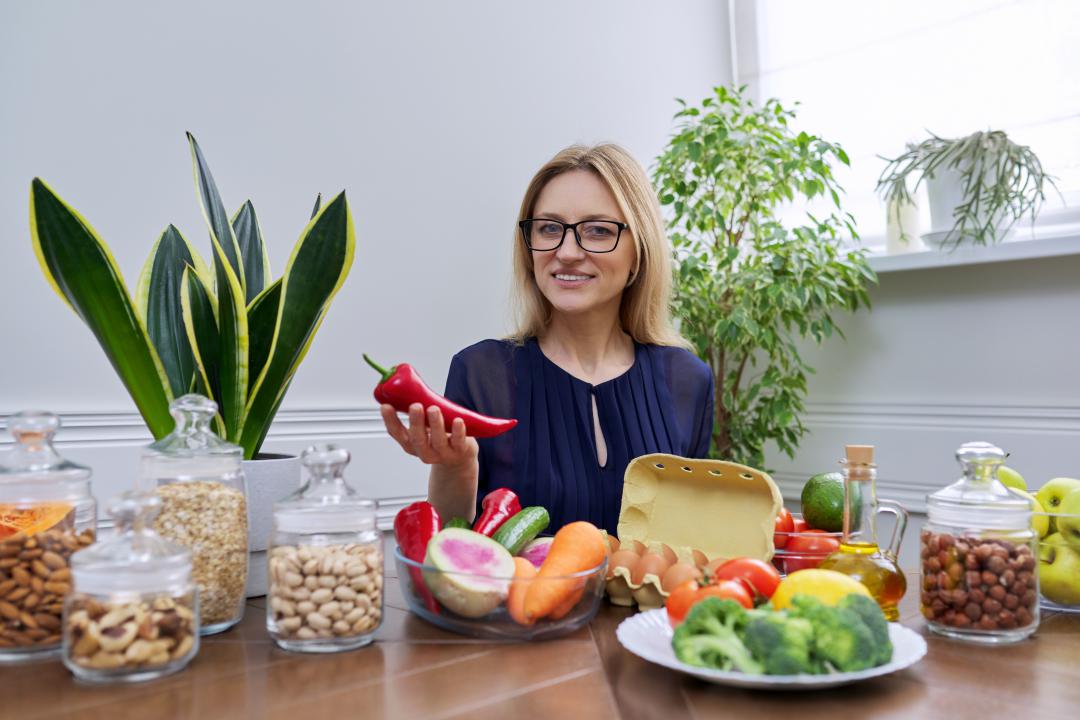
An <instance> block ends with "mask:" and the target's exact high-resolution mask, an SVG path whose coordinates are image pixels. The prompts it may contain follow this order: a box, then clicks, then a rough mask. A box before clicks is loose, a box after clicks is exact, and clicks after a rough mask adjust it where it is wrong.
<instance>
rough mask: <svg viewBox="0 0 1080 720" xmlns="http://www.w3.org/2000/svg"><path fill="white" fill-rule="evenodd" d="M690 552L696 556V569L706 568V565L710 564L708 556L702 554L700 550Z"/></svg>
mask: <svg viewBox="0 0 1080 720" xmlns="http://www.w3.org/2000/svg"><path fill="white" fill-rule="evenodd" d="M690 552H691V553H692V554H693V556H694V566H695V567H697V568H699V569H700V568H704V567H705V566H706V565H708V564H709V558H708V556H707V555H705V553H703V552H701V551H700V550H691V551H690Z"/></svg>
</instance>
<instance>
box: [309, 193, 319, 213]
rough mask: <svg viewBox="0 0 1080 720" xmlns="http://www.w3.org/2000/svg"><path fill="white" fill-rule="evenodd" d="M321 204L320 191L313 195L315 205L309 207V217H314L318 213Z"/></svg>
mask: <svg viewBox="0 0 1080 720" xmlns="http://www.w3.org/2000/svg"><path fill="white" fill-rule="evenodd" d="M320 205H322V193H319V194H318V195H316V196H315V207H313V208H311V218H310V219H312V220H314V219H315V216H316V215H318V214H319V206H320Z"/></svg>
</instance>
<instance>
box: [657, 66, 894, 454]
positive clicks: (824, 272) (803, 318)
mask: <svg viewBox="0 0 1080 720" xmlns="http://www.w3.org/2000/svg"><path fill="white" fill-rule="evenodd" d="M744 91H745V88H740V89H739V90H729V89H728V88H724V87H718V88H716V89H715V90H714V94H713V95H712V96H711V97H707V98H705V100H703V101H702V103H701V105H700V106H699V107H694V106H689V105H687V104H686V102H685V101H683V100H679V101H678V102H679V103H680V105H681V106H682V109H681V110H679V112H677V113H676V114H675V119H676V120H677V121H678V122H679V123H680V124H679V126H678V129H677V131H676V132H675V134H674V135H673V136H672V138H671V140H670V141H669V143H668V145H667V148H666V149H665V150H664V152H663V153H662V154H661V155H660V157H659V158H658V159H657V163H656V167H655V170H654V182H655V185H656V187H657V189H658V192H659V194H660V202H661V204H662V205H664V206H667V207H669V208H670V209H671V220H670V224H669V233H670V236H671V240H672V243H673V245H674V248H675V257H676V263H677V276H676V290H675V301H674V310H675V314H676V316H677V317H678V318H680V320H681V323H682V324H681V330H682V333H683V335H684V336H685V337H686V338H687V339H689V340H690V341H691V342H692V343H693V344H694V347H695V348H696V350H697V352H698V354H699V355H700V357H701V358H702V359H703V360H705V362H707V363H708V364H709V365H710V367H711V368H712V370H713V375H714V377H715V378H716V397H715V412H716V418H715V423H714V427H713V444H712V453H713V455H714V456H715V457H719V458H723V459H730V460H735V461H737V462H741V463H744V464H747V465H751V466H754V467H762V466H763V465H764V459H765V444H766V442H767V441H770V440H771V441H774V442H775V443H776V445H777V446H778V447H779V449H780V450H782V451H783V452H785V453H786V454H787V455H789V456H793V455H794V452H795V449H796V447H797V445H798V441H799V439H800V438H801V437H802V435H803V434H804V433H805V432H806V428H805V427H804V426H803V424H802V422H801V420H800V417H799V415H800V413H802V412H803V410H804V400H805V397H806V381H807V375H808V374H809V373H811V372H813V370H812V368H810V367H809V366H808V365H807V364H806V363H805V362H804V361H803V360H802V358H801V357H800V355H799V351H798V349H797V345H796V343H797V341H798V340H800V339H805V338H809V339H811V340H813V341H815V342H817V343H821V342H822V341H824V340H825V339H827V338H829V337H831V336H832V335H833V333H836V334H841V333H840V332H839V329H838V328H837V327H836V325H835V322H834V318H833V313H834V311H836V310H847V311H855V310H857V309H858V308H859V307H861V306H864V305H869V295H868V291H867V288H868V285H869V284H871V283H874V282H876V280H877V278H876V276H875V275H874V272H873V271H872V270H871V269H870V267H869V265H868V264H867V263H866V260H865V252H864V251H862V250H849V249H845V248H844V247H843V245H842V243H841V240H842V238H843V237H845V236H846V237H851V238H857V233H856V231H855V223H854V218H852V216H851V215H850V214H849V213H845V212H843V211H842V208H841V204H840V194H841V193H842V192H843V190H842V188H841V187H840V186H839V184H837V182H836V180H835V179H834V177H833V173H832V167H833V165H834V164H835V163H842V164H844V165H847V164H848V157H847V155H846V154H845V153H844V151H843V149H842V148H841V147H840V146H839V145H835V144H832V143H828V142H826V141H824V140H822V139H821V138H818V137H816V136H814V135H810V134H808V133H806V132H796V131H795V130H793V129H792V128H791V127H790V126H789V124H790V122H791V121H792V120H793V119H794V117H795V113H794V112H793V111H792V110H788V109H786V108H784V107H783V106H782V105H781V104H780V102H779V101H778V100H775V99H770V100H768V101H766V102H765V103H764V104H763V105H761V106H760V107H758V106H755V105H754V103H753V102H752V101H751V100H750V99H749V98H747V97H746V96H745V95H744ZM816 198H824V199H825V200H826V201H827V202H828V203H829V206H830V208H832V209H831V211H830V212H829V214H828V215H825V216H822V217H816V216H814V215H812V214H810V213H809V212H808V213H807V215H806V222H805V223H804V224H801V225H798V226H795V227H787V226H785V225H784V224H783V223H782V222H781V221H780V220H779V218H778V214H779V210H780V209H781V207H782V204H784V203H791V202H793V203H797V204H802V203H806V202H807V201H811V200H814V199H816Z"/></svg>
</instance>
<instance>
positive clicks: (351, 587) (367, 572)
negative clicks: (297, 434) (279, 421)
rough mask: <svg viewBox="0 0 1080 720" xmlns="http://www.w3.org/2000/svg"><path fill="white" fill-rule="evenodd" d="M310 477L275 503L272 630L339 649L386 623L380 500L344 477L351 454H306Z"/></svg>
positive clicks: (364, 640)
mask: <svg viewBox="0 0 1080 720" xmlns="http://www.w3.org/2000/svg"><path fill="white" fill-rule="evenodd" d="M300 459H301V462H302V463H303V465H304V467H305V468H306V469H307V473H308V478H307V480H306V481H305V482H304V484H303V485H302V486H301V487H300V489H299V490H297V491H296V492H294V493H292V494H291V495H289V496H288V497H286V498H284V499H283V500H281V501H280V502H278V503H276V504H275V505H274V532H273V535H272V536H271V539H270V552H269V564H270V566H269V569H268V577H269V581H268V584H269V589H268V591H267V601H266V629H267V631H268V632H269V633H270V637H271V638H273V640H274V642H275V643H277V645H278V646H279V647H281V648H283V649H285V650H294V651H298V652H320V653H322V652H339V651H342V650H352V649H354V648H358V647H362V646H364V645H367V644H369V643H370V642H371V640H372V638H373V636H374V634H375V630H376V629H377V628H378V627H379V625H380V623H381V622H382V607H383V603H382V600H383V592H382V588H383V555H382V542H381V537H380V535H379V532H378V530H377V529H376V528H375V503H374V502H372V501H371V500H365V499H363V498H360V497H359V496H358V495H357V494H356V491H355V490H354V489H353V488H352V487H350V486H349V484H348V483H347V482H346V481H345V478H344V477H343V473H344V470H345V466H346V465H347V464H348V462H349V452H348V451H347V450H345V449H344V448H341V447H337V446H334V445H316V446H313V447H309V448H308V449H307V450H305V451H304V453H303V455H301V458H300Z"/></svg>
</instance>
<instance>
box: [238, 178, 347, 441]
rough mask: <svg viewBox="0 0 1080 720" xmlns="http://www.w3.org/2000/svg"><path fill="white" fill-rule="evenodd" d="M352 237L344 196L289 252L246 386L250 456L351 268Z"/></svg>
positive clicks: (244, 438)
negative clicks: (255, 370)
mask: <svg viewBox="0 0 1080 720" xmlns="http://www.w3.org/2000/svg"><path fill="white" fill-rule="evenodd" d="M355 249H356V235H355V231H354V229H353V222H352V215H351V214H350V212H349V204H348V201H347V200H346V199H345V193H344V192H342V193H340V194H339V195H338V196H337V197H335V198H334V199H333V200H331V201H330V202H329V204H327V205H326V206H325V207H323V208H321V209H320V210H319V212H318V214H317V215H316V216H315V217H314V218H313V219H312V220H311V221H310V222H309V223H308V225H307V227H306V228H304V232H303V233H302V234H301V236H300V239H299V240H298V241H297V243H296V246H295V247H294V248H293V252H292V256H291V257H290V258H289V263H288V265H287V266H286V267H285V272H284V274H283V275H282V277H281V301H280V303H279V306H278V316H277V321H276V323H275V327H274V337H273V340H272V341H271V344H270V354H269V356H268V358H267V361H266V364H265V366H264V367H263V369H262V371H261V372H260V373H259V376H258V379H257V380H256V381H255V383H254V385H253V386H252V390H251V393H250V399H249V400H248V406H247V411H246V413H245V417H244V428H243V432H242V433H241V435H240V440H239V444H240V445H241V446H242V447H243V448H244V453H245V456H246V457H249V458H250V457H251V456H252V455H253V454H254V452H255V450H256V449H257V448H258V446H259V443H260V442H261V440H262V438H264V437H265V436H266V432H267V429H268V428H269V425H270V422H271V421H272V420H273V417H274V411H275V409H276V408H277V407H279V406H280V404H281V401H282V398H283V397H284V395H285V391H286V389H287V388H288V386H289V383H290V382H291V381H292V378H293V375H294V374H295V373H296V369H297V367H298V365H299V364H300V361H301V360H303V358H304V355H305V354H306V353H307V350H308V348H309V347H310V346H311V341H312V340H313V339H314V337H315V333H316V331H317V330H318V328H319V325H320V323H321V322H322V319H323V317H324V316H325V315H326V311H327V309H328V308H329V307H330V302H331V300H332V299H333V297H334V295H335V294H336V293H337V291H338V290H339V289H340V288H341V285H342V283H344V282H345V278H346V276H348V274H349V270H350V268H351V267H352V262H353V254H354V252H355Z"/></svg>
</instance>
